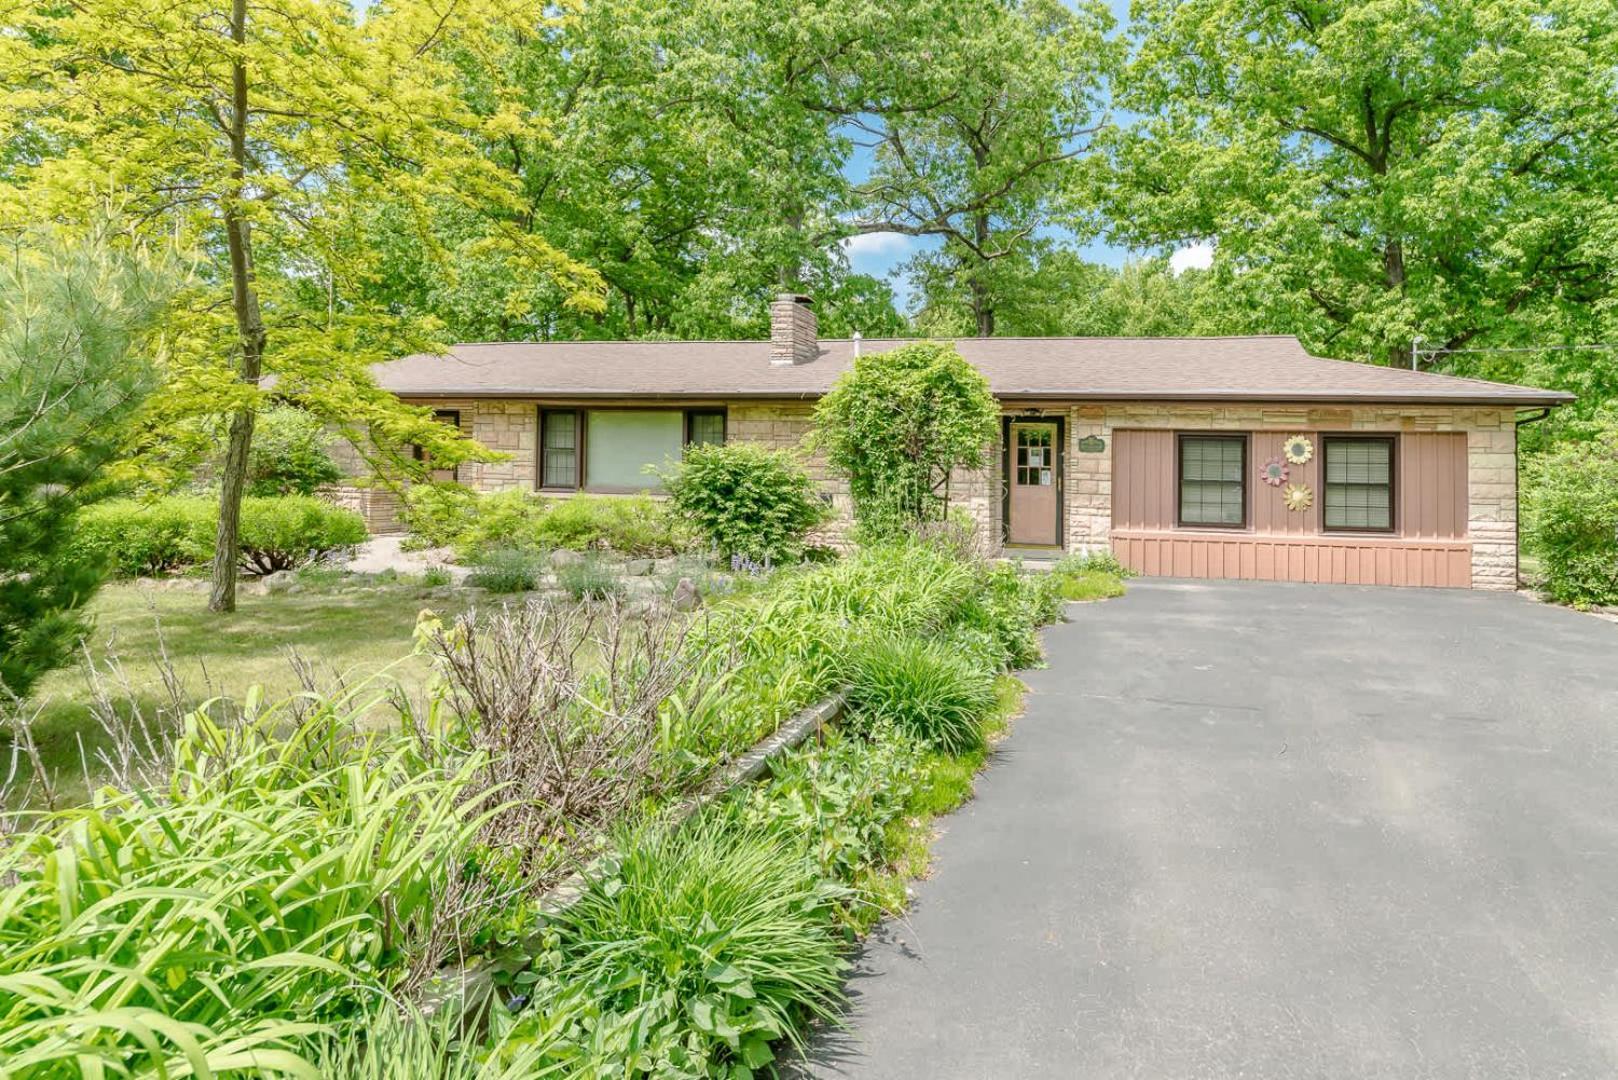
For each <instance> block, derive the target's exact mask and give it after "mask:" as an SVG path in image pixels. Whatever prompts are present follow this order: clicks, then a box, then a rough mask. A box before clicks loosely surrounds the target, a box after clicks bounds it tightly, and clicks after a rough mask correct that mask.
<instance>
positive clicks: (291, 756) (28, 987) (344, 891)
mask: <svg viewBox="0 0 1618 1080" xmlns="http://www.w3.org/2000/svg"><path fill="white" fill-rule="evenodd" d="M377 704H380V695H378V697H377V698H375V699H371V700H366V699H364V698H363V697H362V696H359V695H356V694H355V693H353V692H351V693H350V694H348V695H345V696H344V697H343V698H338V699H320V700H314V699H312V698H311V697H310V696H308V695H301V696H300V697H299V698H298V699H297V700H295V701H292V702H286V703H282V704H281V705H277V706H272V707H270V708H267V709H265V710H263V711H262V712H261V713H260V714H259V716H258V717H257V718H256V719H255V720H254V721H253V722H251V723H245V724H243V725H240V726H235V727H223V726H220V725H217V724H215V723H214V722H213V721H211V720H210V719H209V718H208V717H207V716H206V715H204V714H202V713H200V712H199V713H195V714H192V715H191V716H189V717H187V718H186V721H185V725H186V726H185V733H184V735H183V736H182V737H181V738H180V739H179V741H178V744H177V745H176V746H175V747H174V749H173V752H172V756H171V758H170V760H169V764H168V768H167V769H166V771H165V774H159V775H157V776H153V777H150V778H148V779H149V780H150V781H151V785H150V786H151V787H152V788H155V792H156V797H154V794H153V793H152V792H151V791H147V790H139V791H135V792H133V793H129V794H124V793H118V792H114V791H111V790H110V789H108V790H104V791H103V792H102V793H101V794H100V795H98V796H97V799H96V802H95V803H94V804H93V805H91V806H88V807H85V808H82V809H78V810H74V811H70V812H67V813H62V814H58V815H53V816H50V817H47V818H46V819H45V820H44V821H43V822H42V823H40V824H39V825H37V826H36V827H35V828H34V829H33V830H32V831H29V832H23V833H17V834H14V835H13V836H11V837H9V838H8V839H7V842H6V843H5V844H4V845H0V881H6V882H8V883H9V884H8V885H7V886H6V889H7V892H6V917H5V918H4V919H0V1009H3V1010H4V1014H5V1016H6V1017H7V1023H6V1024H4V1025H0V1060H3V1061H4V1062H5V1063H6V1068H7V1069H8V1070H11V1073H12V1075H20V1076H63V1075H75V1076H76V1075H80V1074H81V1073H82V1074H83V1075H85V1076H92V1075H94V1076H100V1075H103V1074H105V1075H108V1076H130V1075H168V1076H178V1075H194V1074H206V1073H207V1072H209V1071H210V1070H211V1071H215V1072H217V1071H221V1070H227V1071H228V1070H234V1069H246V1068H248V1067H249V1064H250V1063H251V1062H253V1060H254V1057H253V1055H255V1054H261V1055H262V1056H261V1057H259V1058H258V1059H257V1064H258V1065H259V1066H260V1067H267V1068H272V1069H274V1070H275V1071H278V1072H279V1071H284V1070H290V1069H291V1068H292V1066H291V1065H283V1064H280V1063H286V1062H292V1063H296V1062H297V1059H296V1058H295V1057H294V1056H293V1050H292V1044H293V1042H294V1041H295V1037H296V1036H298V1035H300V1034H302V1033H306V1032H307V1031H308V1027H307V1026H306V1025H308V1024H309V1023H318V1022H321V1021H324V1020H330V1019H337V1018H339V1017H341V1016H343V1015H345V1014H347V1013H349V1012H351V1011H352V1010H353V1009H354V1008H355V1007H356V1006H361V1007H368V1006H369V1003H370V1002H372V1001H374V1000H376V998H377V997H378V996H382V995H385V994H386V993H388V991H389V990H390V989H391V988H394V987H396V986H397V985H398V984H399V982H400V980H401V979H402V978H403V977H404V974H405V972H406V970H407V969H408V968H409V966H410V965H411V964H412V963H413V962H415V959H416V957H417V956H418V955H419V954H418V953H417V951H416V950H417V949H418V948H419V947H421V946H422V943H423V940H424V938H425V937H426V936H427V935H428V934H429V933H430V932H431V930H432V929H433V927H434V924H435V922H436V920H437V919H438V918H439V917H440V914H441V913H440V909H439V908H438V906H437V904H438V898H439V897H440V896H441V895H442V894H443V892H444V889H445V884H446V882H448V881H449V880H450V879H451V877H452V876H453V875H455V874H457V873H459V868H460V866H461V864H462V862H463V860H464V859H465V857H466V853H467V851H468V849H469V846H470V842H471V840H472V838H473V836H474V835H475V834H476V831H477V829H478V828H479V821H478V820H477V818H476V817H475V816H474V813H475V811H474V809H473V808H475V807H476V806H477V805H479V803H480V801H481V795H482V793H481V792H479V791H477V790H474V789H473V788H472V787H471V776H472V774H473V772H474V770H475V768H476V766H477V764H478V762H477V759H476V758H475V757H468V758H466V759H464V760H463V761H462V763H461V764H459V765H448V766H445V767H443V768H441V769H426V768H423V766H422V765H421V762H420V760H419V758H418V757H417V756H416V755H415V754H414V752H413V747H412V745H411V744H410V743H408V742H407V741H405V740H404V739H403V738H401V737H389V736H382V737H379V736H376V735H374V734H371V735H362V734H360V733H359V731H358V725H359V723H360V717H361V716H363V714H364V713H365V712H366V711H367V710H368V709H369V708H371V707H373V706H375V705H377ZM143 786H145V785H143ZM188 1048H189V1052H188ZM298 1071H301V1072H303V1073H304V1074H308V1073H309V1072H310V1070H309V1069H308V1068H307V1067H303V1068H301V1069H299V1070H298Z"/></svg>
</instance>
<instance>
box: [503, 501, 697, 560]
mask: <svg viewBox="0 0 1618 1080" xmlns="http://www.w3.org/2000/svg"><path fill="white" fill-rule="evenodd" d="M532 542H533V543H534V544H536V545H538V546H539V547H544V548H566V549H567V550H569V551H601V550H607V551H616V552H618V553H619V554H620V555H634V556H644V557H652V558H656V557H661V556H664V555H672V554H674V553H675V552H678V551H682V550H684V549H685V548H686V547H688V546H689V543H690V539H689V537H687V536H686V535H684V533H683V531H682V530H681V529H680V528H679V527H678V524H677V523H676V522H675V521H674V519H673V518H672V517H671V516H670V514H669V512H668V510H667V508H665V507H664V506H663V504H661V503H659V502H657V501H656V500H654V499H652V498H651V497H649V496H646V495H575V496H573V497H572V498H568V499H556V500H553V501H551V502H549V503H547V504H546V506H545V512H544V513H543V514H542V515H540V516H539V518H538V520H537V522H536V523H535V525H534V531H533V536H532Z"/></svg>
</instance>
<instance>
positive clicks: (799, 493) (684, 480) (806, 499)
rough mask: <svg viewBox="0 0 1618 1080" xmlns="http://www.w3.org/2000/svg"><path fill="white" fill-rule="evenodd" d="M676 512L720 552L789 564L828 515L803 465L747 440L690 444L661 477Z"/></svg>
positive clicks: (789, 455) (762, 562) (784, 454)
mask: <svg viewBox="0 0 1618 1080" xmlns="http://www.w3.org/2000/svg"><path fill="white" fill-rule="evenodd" d="M664 483H665V486H666V487H667V488H668V492H669V496H670V499H671V502H672V504H673V506H674V510H675V513H677V514H679V515H680V516H681V517H683V518H685V519H686V520H687V521H689V522H690V523H691V524H692V525H693V526H694V527H695V528H696V530H697V531H698V532H700V533H701V534H702V535H703V536H704V537H706V538H707V539H708V541H709V542H710V543H712V544H713V545H714V547H716V548H717V549H718V551H719V553H720V554H721V555H724V556H726V557H729V556H735V555H740V556H742V557H744V558H747V559H750V560H752V561H753V562H755V563H759V564H765V563H778V562H787V561H790V560H791V559H794V558H796V557H797V556H799V555H801V554H802V552H803V542H804V536H805V535H806V534H807V533H808V531H809V530H810V529H812V528H814V527H815V526H816V525H818V524H820V523H821V522H823V521H825V520H826V518H827V517H829V516H830V512H829V510H828V508H827V507H826V505H825V504H824V503H822V502H821V501H820V498H819V495H818V493H817V492H816V490H815V485H814V482H813V481H812V480H810V478H809V474H808V473H807V472H805V471H804V468H803V465H802V463H801V462H800V461H799V460H798V459H797V458H796V457H795V456H794V455H792V454H790V453H787V452H786V451H780V450H770V449H768V448H766V447H762V446H758V445H756V444H753V443H727V444H725V445H710V446H693V447H690V448H689V449H687V451H686V454H685V460H684V461H682V462H681V463H680V464H679V465H678V466H676V467H675V468H674V469H673V470H672V471H671V472H670V473H669V475H667V476H666V477H665V478H664Z"/></svg>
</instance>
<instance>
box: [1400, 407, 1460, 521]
mask: <svg viewBox="0 0 1618 1080" xmlns="http://www.w3.org/2000/svg"><path fill="white" fill-rule="evenodd" d="M1398 483H1399V495H1398V498H1399V533H1400V535H1401V536H1414V537H1422V538H1424V539H1434V540H1453V539H1459V538H1460V537H1463V536H1465V535H1466V518H1467V501H1466V434H1465V433H1464V432H1447V431H1446V432H1438V431H1423V432H1406V433H1405V434H1403V435H1401V436H1400V437H1399V481H1398Z"/></svg>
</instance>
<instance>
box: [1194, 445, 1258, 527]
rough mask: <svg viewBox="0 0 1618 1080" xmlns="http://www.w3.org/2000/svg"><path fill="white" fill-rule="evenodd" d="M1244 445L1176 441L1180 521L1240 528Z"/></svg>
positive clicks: (1243, 516)
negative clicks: (1178, 451)
mask: <svg viewBox="0 0 1618 1080" xmlns="http://www.w3.org/2000/svg"><path fill="white" fill-rule="evenodd" d="M1245 450H1246V442H1245V440H1243V439H1240V438H1229V437H1188V438H1183V439H1181V440H1180V520H1181V522H1183V523H1184V524H1187V525H1240V524H1242V522H1243V520H1244V518H1245V514H1244V513H1243V511H1244V508H1245V506H1246V502H1247V498H1246V495H1247V492H1246V481H1247V477H1246V475H1245V470H1244V469H1243V460H1244V458H1245V456H1246V455H1245Z"/></svg>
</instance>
